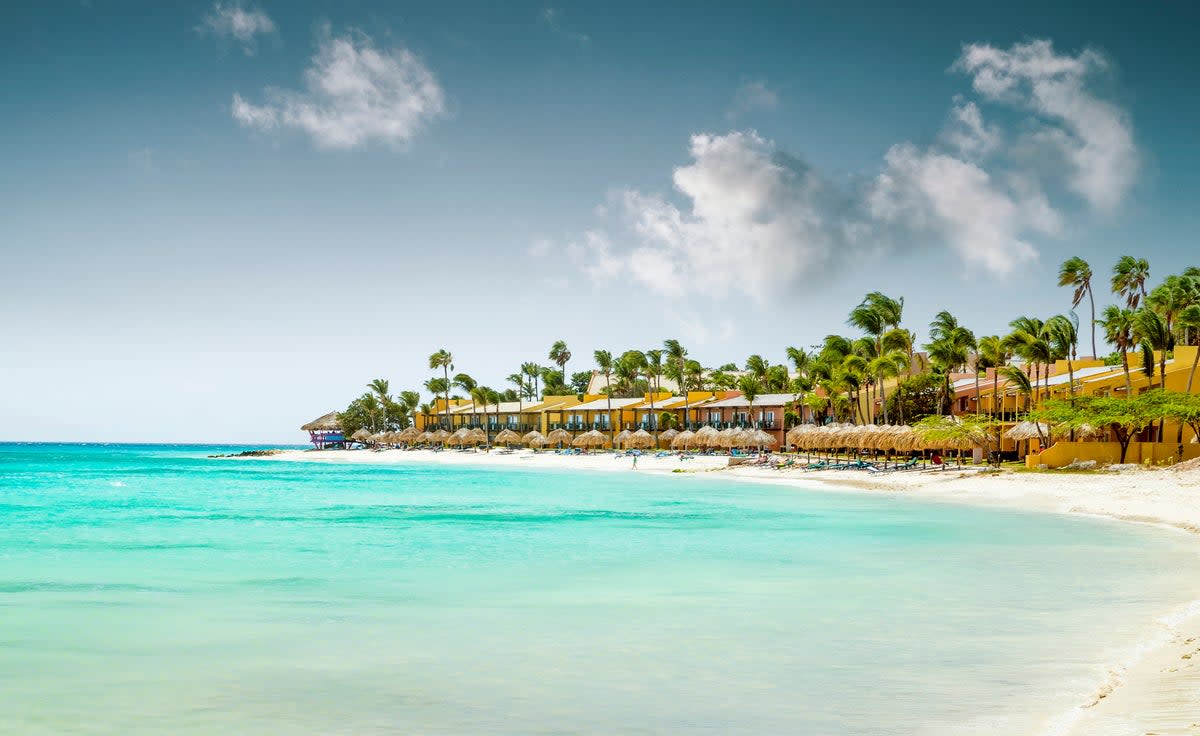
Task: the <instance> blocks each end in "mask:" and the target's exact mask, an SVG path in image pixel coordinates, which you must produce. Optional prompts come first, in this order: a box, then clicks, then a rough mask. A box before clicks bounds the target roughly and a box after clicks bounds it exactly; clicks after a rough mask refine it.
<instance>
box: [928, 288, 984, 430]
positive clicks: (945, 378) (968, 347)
mask: <svg viewBox="0 0 1200 736" xmlns="http://www.w3.org/2000/svg"><path fill="white" fill-rule="evenodd" d="M929 337H930V340H931V342H929V343H928V344H926V346H925V349H926V350H928V351H929V360H930V361H931V362H932V363H933V365H934V368H935V370H937V372H938V373H940V374H941V376H942V388H941V393H942V396H941V398H940V400H939V401H938V413H939V414H940V413H941V411H942V409H943V408H944V406H945V405H946V404H947V403H948V402H949V401H950V400H951V398H953V397H951V395H950V393H951V390H950V374H951V373H953V372H954V370H955V369H957V368H960V367H962V366H965V365H966V364H967V361H968V360H970V359H971V351H972V350H974V349H975V333H974V332H971V331H970V330H968V329H967V328H966V327H963V326H962V325H960V324H959V323H958V318H956V317H955V316H954V315H953V314H951V313H950V312H949V311H947V310H944V309H943V310H942V311H940V312H938V313H937V315H936V316H935V317H934V318H933V321H932V322H930V323H929Z"/></svg>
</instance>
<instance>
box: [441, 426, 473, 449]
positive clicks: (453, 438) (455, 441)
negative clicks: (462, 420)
mask: <svg viewBox="0 0 1200 736" xmlns="http://www.w3.org/2000/svg"><path fill="white" fill-rule="evenodd" d="M469 433H470V430H468V429H467V428H466V427H463V428H462V429H458V430H455V432H454V434H452V435H450V436H449V437H447V438H446V439H445V442H446V444H447V445H459V446H461V445H462V444H464V443H465V442H466V441H467V435H468V434H469Z"/></svg>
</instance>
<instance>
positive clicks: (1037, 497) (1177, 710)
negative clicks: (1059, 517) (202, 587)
mask: <svg viewBox="0 0 1200 736" xmlns="http://www.w3.org/2000/svg"><path fill="white" fill-rule="evenodd" d="M266 459H269V460H276V461H293V462H294V461H302V462H330V463H370V464H383V465H386V464H396V463H444V464H462V465H487V466H493V467H519V468H544V469H556V470H565V469H580V470H593V471H604V472H640V473H658V474H661V473H674V474H676V475H679V476H689V477H694V478H696V479H697V480H700V479H705V478H708V479H723V480H733V479H736V480H740V481H744V482H755V483H772V484H780V485H789V486H794V487H797V488H807V489H810V490H811V489H816V490H827V491H841V492H850V493H862V492H869V493H889V494H904V495H907V496H912V497H915V498H923V499H928V500H935V501H943V502H949V503H963V504H975V505H985V506H993V507H998V508H999V507H1003V508H1010V509H1020V510H1029V511H1040V512H1048V513H1066V514H1084V515H1092V516H1099V517H1108V518H1111V519H1117V520H1120V521H1124V522H1129V523H1142V524H1155V525H1160V526H1162V527H1163V528H1164V530H1165V531H1164V533H1187V534H1191V535H1197V536H1196V540H1197V543H1200V469H1193V470H1190V471H1183V472H1179V471H1175V470H1169V469H1165V470H1160V469H1154V470H1142V469H1135V470H1128V471H1125V472H1121V473H1067V472H1052V473H1037V472H1013V471H1003V472H990V471H984V470H982V469H979V468H973V467H970V466H968V467H966V468H962V469H955V468H948V469H945V470H931V471H906V472H901V473H886V474H868V473H865V472H854V471H829V470H825V471H804V470H801V469H797V468H789V469H785V470H775V469H771V468H767V467H752V466H739V467H734V468H730V467H728V458H727V457H721V456H700V457H694V458H689V459H687V460H680V459H679V458H678V457H676V456H671V457H664V458H658V457H654V456H653V455H642V456H641V457H640V458H638V463H637V468H636V470H635V469H634V468H633V460H632V458H629V457H620V458H614V457H613V456H612V455H610V454H596V455H558V454H555V453H553V452H539V453H532V452H530V451H528V450H518V451H515V452H512V453H504V452H500V451H492V452H489V453H484V452H457V451H443V452H433V451H428V450H414V451H403V450H385V451H381V452H372V451H352V452H347V451H314V450H308V451H305V450H284V451H281V452H279V453H278V454H276V455H273V456H271V457H269V458H266ZM679 471H682V472H679ZM1101 572H1102V571H1098V573H1101ZM1044 733H1047V734H1062V735H1073V734H1087V735H1089V736H1093V735H1106V734H1113V735H1116V734H1121V735H1125V734H1191V733H1195V734H1200V601H1195V602H1192V603H1190V604H1188V605H1186V606H1184V607H1181V608H1180V609H1179V610H1176V611H1169V612H1164V614H1163V617H1162V618H1161V619H1160V620H1159V621H1157V622H1147V633H1146V638H1145V640H1144V641H1143V642H1142V644H1141V645H1139V646H1137V647H1136V648H1132V649H1131V650H1130V651H1129V654H1128V657H1127V658H1126V661H1124V662H1115V663H1113V666H1112V668H1111V671H1110V672H1109V676H1108V678H1107V681H1105V682H1098V683H1097V689H1096V692H1095V695H1094V697H1093V698H1091V699H1090V700H1089V701H1088V702H1084V703H1080V704H1079V706H1078V707H1077V708H1076V709H1074V710H1072V711H1071V712H1069V713H1065V714H1062V716H1061V717H1059V718H1057V719H1055V720H1054V721H1053V722H1051V723H1048V724H1047V726H1046V729H1045V731H1044Z"/></svg>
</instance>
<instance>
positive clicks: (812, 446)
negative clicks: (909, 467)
mask: <svg viewBox="0 0 1200 736" xmlns="http://www.w3.org/2000/svg"><path fill="white" fill-rule="evenodd" d="M948 421H953V420H952V419H948ZM1039 429H1040V433H1039ZM1059 434H1061V432H1052V430H1051V428H1049V427H1047V426H1046V425H1045V424H1042V425H1040V427H1039V425H1037V424H1035V423H1033V422H1020V423H1019V424H1017V425H1016V426H1014V427H1013V428H1011V429H1009V430H1008V431H1007V432H1006V433H1005V435H1004V436H1005V437H1006V438H1008V439H1010V440H1014V441H1021V440H1029V439H1038V438H1039V437H1050V436H1052V435H1053V436H1058V435H1059ZM1092 434H1095V432H1094V431H1092V430H1090V429H1089V428H1084V430H1082V431H1080V430H1076V435H1077V436H1088V435H1092ZM351 439H353V440H355V441H358V442H366V443H371V444H376V445H401V444H428V443H442V444H447V445H455V446H465V445H480V444H486V443H487V441H488V438H487V434H486V433H485V432H484V431H483V430H481V429H467V428H465V427H464V428H462V429H459V430H458V431H456V432H453V433H451V432H447V431H446V430H444V429H437V430H434V431H432V432H422V431H420V430H418V429H416V428H415V427H409V428H408V429H405V430H402V431H400V432H377V433H374V434H372V433H371V432H370V431H369V430H366V429H360V430H358V431H357V432H355V433H354V434H353V435H352V436H351ZM614 439H615V444H616V445H618V446H620V447H622V448H625V449H650V448H654V447H656V446H660V445H661V446H670V447H671V448H673V449H676V450H687V449H700V448H711V449H732V448H745V447H759V448H761V447H773V446H774V445H776V444H778V441H777V440H776V439H775V437H774V436H772V435H770V434H768V433H766V432H764V431H762V430H759V429H738V428H736V427H731V428H728V429H723V430H718V429H715V428H713V427H702V428H700V429H698V430H696V431H695V432H693V431H691V430H684V431H682V432H680V431H678V430H675V429H668V430H666V431H665V432H662V433H661V434H659V435H658V437H657V439H656V438H655V437H654V435H652V434H650V433H649V432H647V431H646V430H644V429H639V430H637V431H636V432H631V431H629V430H623V431H622V432H620V433H619V434H617V435H616V437H615V438H614ZM786 440H787V443H788V444H789V445H792V446H794V447H796V448H797V449H800V450H830V451H831V450H839V449H847V450H850V449H856V450H882V451H894V452H912V451H916V450H925V449H933V448H940V449H969V448H970V447H971V446H972V444H973V443H971V442H969V441H966V440H962V441H956V442H955V441H948V440H937V441H935V442H927V441H925V440H924V439H923V438H922V437H921V435H920V433H918V432H917V431H916V430H914V429H913V428H912V427H908V426H905V425H877V424H866V425H859V424H829V425H815V424H802V425H800V426H797V427H793V428H792V429H791V430H789V431H788V433H787V435H786ZM494 442H495V443H496V444H498V445H516V444H525V445H529V446H531V447H543V446H545V445H568V444H569V445H572V446H574V447H583V448H594V447H606V446H608V445H609V444H611V441H610V438H609V435H607V434H605V433H603V432H600V431H597V430H592V431H590V432H584V433H583V434H580V435H579V436H577V437H574V438H572V436H571V434H570V433H569V432H567V431H566V430H564V429H556V430H553V431H552V432H550V433H549V434H548V435H543V434H542V433H541V432H538V431H537V430H534V431H532V432H527V433H526V434H524V435H521V434H518V433H516V432H514V431H512V430H511V429H505V430H502V431H501V432H500V433H499V434H497V435H496V437H495V440H494Z"/></svg>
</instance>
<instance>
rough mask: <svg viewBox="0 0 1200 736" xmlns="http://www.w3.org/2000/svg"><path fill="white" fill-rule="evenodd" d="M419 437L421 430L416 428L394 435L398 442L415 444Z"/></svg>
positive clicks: (408, 428)
mask: <svg viewBox="0 0 1200 736" xmlns="http://www.w3.org/2000/svg"><path fill="white" fill-rule="evenodd" d="M420 436H421V430H419V429H417V428H416V427H407V428H405V429H403V430H401V431H400V432H399V433H397V434H396V440H397V441H399V442H416V441H417V438H418V437H420Z"/></svg>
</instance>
